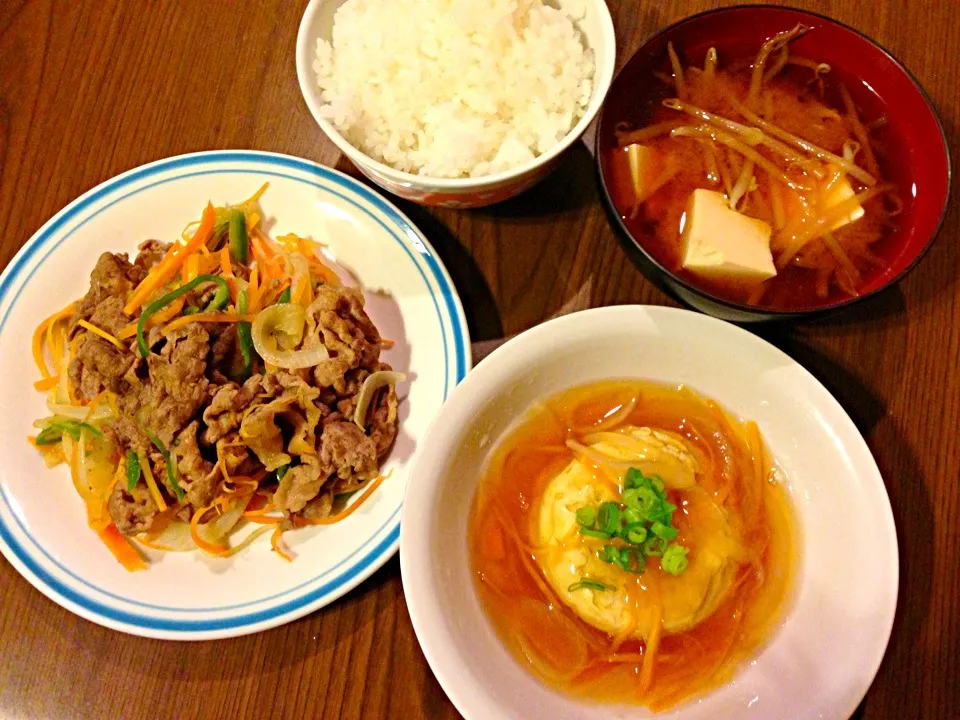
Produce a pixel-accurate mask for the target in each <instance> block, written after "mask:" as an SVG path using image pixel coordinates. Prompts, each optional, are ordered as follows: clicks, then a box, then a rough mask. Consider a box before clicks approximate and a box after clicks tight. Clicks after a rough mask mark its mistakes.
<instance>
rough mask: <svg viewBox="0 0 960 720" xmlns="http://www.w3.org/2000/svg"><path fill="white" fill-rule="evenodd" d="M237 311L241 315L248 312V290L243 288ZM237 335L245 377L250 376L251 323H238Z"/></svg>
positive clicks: (251, 350)
mask: <svg viewBox="0 0 960 720" xmlns="http://www.w3.org/2000/svg"><path fill="white" fill-rule="evenodd" d="M237 312H239V313H240V314H241V315H244V314H246V312H247V291H246V290H241V291H240V297H239V299H238V300H237ZM237 337H238V338H239V340H240V355H241V356H242V357H243V377H244V379H246V378H248V377H250V373H252V372H253V337H252V336H251V331H250V323H248V322H243V321H241V322H240V323H238V324H237Z"/></svg>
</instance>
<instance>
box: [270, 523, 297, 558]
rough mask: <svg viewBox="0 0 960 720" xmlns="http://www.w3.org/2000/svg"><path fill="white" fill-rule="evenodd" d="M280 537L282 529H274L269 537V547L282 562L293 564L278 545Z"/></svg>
mask: <svg viewBox="0 0 960 720" xmlns="http://www.w3.org/2000/svg"><path fill="white" fill-rule="evenodd" d="M281 535H283V528H275V529H274V531H273V534H272V535H271V536H270V546H271V547H272V548H273V551H274V552H275V553H276V554H277V555H279V556H280V557H282V558H283V559H284V560H286V561H287V562H293V558H292V557H290V556H289V555H288V554H287V553H286V551H285V550H284V549H283V547H282V546H281V545H280V536H281Z"/></svg>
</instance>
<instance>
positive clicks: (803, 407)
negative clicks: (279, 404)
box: [400, 306, 898, 720]
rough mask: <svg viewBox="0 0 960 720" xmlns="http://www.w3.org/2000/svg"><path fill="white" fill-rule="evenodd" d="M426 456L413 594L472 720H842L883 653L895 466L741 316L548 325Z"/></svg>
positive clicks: (453, 409)
mask: <svg viewBox="0 0 960 720" xmlns="http://www.w3.org/2000/svg"><path fill="white" fill-rule="evenodd" d="M704 358H709V360H704ZM414 465H415V471H414V472H413V473H412V474H411V478H412V479H411V481H410V483H409V484H408V487H407V491H406V496H405V499H404V507H403V511H402V512H403V515H402V522H401V537H400V558H401V567H402V574H403V584H404V593H405V597H406V600H407V604H408V607H409V610H410V617H411V620H412V622H413V626H414V628H415V631H416V633H417V637H418V639H419V641H420V644H421V646H422V648H423V651H424V654H425V656H426V658H427V660H428V662H429V663H430V666H431V668H432V669H433V671H434V673H435V675H436V677H437V679H438V680H439V682H440V684H441V685H442V687H443V689H444V690H445V691H446V692H447V694H448V695H449V697H450V698H451V700H452V701H453V703H454V704H455V705H456V707H457V709H458V710H459V711H460V712H461V713H462V714H463V715H464V716H465V717H466V718H468V719H470V718H517V719H519V718H524V719H526V720H537V719H539V718H544V719H546V718H559V717H562V718H593V717H596V714H597V713H598V712H602V713H610V714H611V715H612V716H614V717H620V718H645V717H651V716H653V715H658V714H669V715H670V717H677V718H685V719H688V720H692V719H696V718H702V719H708V718H709V719H713V718H718V717H723V718H746V717H764V718H767V719H769V720H776V719H777V718H784V719H788V718H789V720H803V719H805V718H822V717H831V718H833V717H836V718H839V717H849V715H850V714H851V713H852V712H853V711H854V710H855V708H856V706H857V705H858V703H859V702H860V700H861V699H862V697H863V695H864V693H865V692H866V690H867V688H868V687H869V685H870V683H871V682H872V680H873V677H874V675H875V673H876V671H877V668H878V667H879V664H880V661H881V659H882V657H883V654H884V651H885V648H886V644H887V641H888V639H889V634H890V629H891V626H892V622H893V617H894V611H895V608H896V599H897V586H898V560H897V540H896V533H895V530H894V525H893V520H892V514H891V510H890V504H889V500H888V498H887V495H886V492H885V490H884V485H883V480H882V478H881V477H880V474H879V472H878V470H877V467H876V464H875V463H874V461H873V458H872V457H871V455H870V452H869V450H868V448H867V446H866V444H865V442H864V440H863V439H862V437H861V436H860V435H859V433H858V431H857V430H856V428H855V426H854V424H853V423H852V421H851V420H850V418H849V417H848V416H847V415H846V414H845V413H844V411H843V409H842V408H841V407H840V406H839V405H838V403H837V402H836V401H835V400H834V399H833V398H832V397H831V396H830V394H829V393H828V392H827V391H826V390H825V389H824V388H823V387H822V386H821V385H820V384H819V383H818V382H817V381H816V380H815V379H814V378H813V377H812V376H811V375H810V374H809V373H807V372H806V371H805V370H804V369H803V368H802V367H800V366H799V365H798V364H797V363H795V362H794V361H792V360H791V359H790V358H789V357H787V356H786V355H784V354H783V353H782V352H780V351H779V350H777V349H776V348H774V347H773V346H771V345H769V344H768V343H766V342H765V341H763V340H761V339H759V338H757V337H755V336H753V335H752V334H750V333H748V332H746V331H744V330H742V329H740V328H738V327H736V326H734V325H731V324H729V323H725V322H722V321H720V320H717V319H715V318H711V317H708V316H706V315H703V314H700V313H695V312H691V311H688V310H678V309H672V308H660V307H644V306H623V307H613V308H602V309H596V310H588V311H584V312H580V313H574V314H572V315H568V316H565V317H562V318H559V319H557V320H553V321H550V322H548V323H545V324H544V325H541V326H538V327H536V328H534V329H532V330H530V331H527V332H525V333H523V334H521V335H520V336H518V337H517V338H515V339H513V340H511V341H509V342H508V343H506V344H505V345H503V346H502V347H501V348H499V349H498V350H496V351H495V352H494V353H493V354H491V355H490V356H488V357H487V358H485V359H484V360H483V361H482V362H481V363H480V364H479V365H478V366H477V367H476V368H475V369H474V370H473V371H471V373H470V374H469V375H468V376H467V378H466V379H465V380H464V381H463V383H461V385H459V386H458V388H457V389H456V390H455V391H454V393H453V394H452V395H451V397H450V398H449V399H448V401H447V403H446V404H445V405H444V407H443V409H442V410H441V412H440V414H439V416H438V418H437V419H436V421H435V423H434V425H433V427H432V429H431V431H430V432H429V433H428V436H427V437H426V439H425V441H424V442H423V443H422V444H421V446H420V447H419V448H418V452H417V457H416V459H415V460H414ZM852 588H856V592H853V591H852ZM810 688H816V689H817V692H815V693H812V692H810V691H809V689H810Z"/></svg>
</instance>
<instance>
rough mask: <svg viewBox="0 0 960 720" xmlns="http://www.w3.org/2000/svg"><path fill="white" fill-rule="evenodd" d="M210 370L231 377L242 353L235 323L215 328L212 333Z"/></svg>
mask: <svg viewBox="0 0 960 720" xmlns="http://www.w3.org/2000/svg"><path fill="white" fill-rule="evenodd" d="M210 336H211V339H212V342H211V344H210V369H211V370H217V371H219V372H220V374H221V375H225V376H227V377H229V376H230V375H231V371H232V370H233V367H234V364H235V363H236V361H237V356H238V355H239V353H240V344H239V343H238V342H237V326H236V324H235V323H230V324H225V325H222V326H220V327H215V328H213V330H212V331H211V332H210Z"/></svg>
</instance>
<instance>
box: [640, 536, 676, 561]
mask: <svg viewBox="0 0 960 720" xmlns="http://www.w3.org/2000/svg"><path fill="white" fill-rule="evenodd" d="M669 544H670V542H669V541H668V540H664V539H663V538H662V537H657V536H656V535H651V536H650V537H648V538H647V541H646V542H645V543H643V554H644V555H647V556H649V557H660V556H661V555H663V553H664V551H665V550H666V549H667V545H669Z"/></svg>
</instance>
